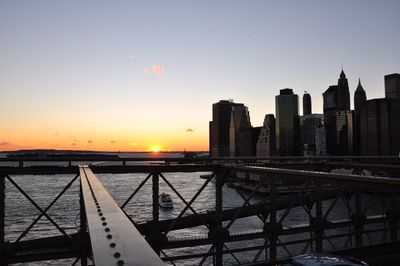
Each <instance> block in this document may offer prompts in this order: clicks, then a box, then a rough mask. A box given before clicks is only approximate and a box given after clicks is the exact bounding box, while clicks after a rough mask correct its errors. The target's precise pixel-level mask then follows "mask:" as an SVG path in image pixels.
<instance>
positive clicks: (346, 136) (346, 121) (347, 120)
mask: <svg viewBox="0 0 400 266" xmlns="http://www.w3.org/2000/svg"><path fill="white" fill-rule="evenodd" d="M353 132H354V115H353V111H352V110H344V111H338V112H336V145H335V147H336V148H335V155H342V156H346V155H353V153H354V149H353V145H354V144H353V141H354V136H353Z"/></svg>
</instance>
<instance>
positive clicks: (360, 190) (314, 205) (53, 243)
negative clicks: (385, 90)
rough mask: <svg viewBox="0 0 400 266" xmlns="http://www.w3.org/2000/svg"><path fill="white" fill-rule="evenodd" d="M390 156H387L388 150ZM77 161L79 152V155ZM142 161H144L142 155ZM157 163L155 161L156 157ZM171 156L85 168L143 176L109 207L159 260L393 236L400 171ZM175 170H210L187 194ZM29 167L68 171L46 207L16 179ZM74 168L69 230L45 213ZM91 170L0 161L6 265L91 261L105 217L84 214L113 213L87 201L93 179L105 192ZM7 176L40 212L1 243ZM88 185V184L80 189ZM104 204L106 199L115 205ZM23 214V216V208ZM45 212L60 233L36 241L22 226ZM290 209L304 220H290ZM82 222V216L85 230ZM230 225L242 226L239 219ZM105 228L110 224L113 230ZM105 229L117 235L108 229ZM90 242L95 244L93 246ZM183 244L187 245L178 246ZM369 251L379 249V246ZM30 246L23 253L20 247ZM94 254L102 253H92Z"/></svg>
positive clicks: (218, 257)
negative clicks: (144, 195)
mask: <svg viewBox="0 0 400 266" xmlns="http://www.w3.org/2000/svg"><path fill="white" fill-rule="evenodd" d="M63 159H65V158H63ZM252 159H254V158H252ZM303 159H304V158H303ZM346 159H347V158H346ZM369 159H371V158H369ZM374 159H376V158H374ZM392 159H394V158H390V160H392ZM80 160H82V158H79V161H80ZM138 160H139V159H138ZM140 160H143V161H149V160H147V159H142V158H140ZM152 160H153V159H152ZM152 160H150V161H152ZM51 161H52V160H51ZM61 161H65V160H61ZM77 161H78V160H77ZM157 161H162V160H160V158H157ZM174 162H176V164H175V163H168V164H165V163H163V164H161V165H127V164H123V163H121V164H120V165H92V166H90V169H91V170H92V171H93V172H94V173H145V174H146V175H145V178H144V179H142V180H141V182H140V183H138V184H137V187H136V188H133V189H132V193H131V194H129V195H127V197H126V199H125V200H123V201H121V202H122V203H121V204H120V207H118V206H113V208H112V209H113V210H118V209H120V210H121V211H120V212H119V214H118V215H116V216H115V217H125V218H126V219H128V220H129V221H130V225H129V226H127V227H126V228H121V229H122V231H123V232H125V231H131V230H132V227H133V225H134V226H135V227H136V228H137V230H138V231H139V232H140V233H141V234H142V235H144V236H145V239H146V240H147V242H148V243H149V244H150V246H151V247H152V248H153V250H154V251H155V253H156V254H159V255H160V256H161V259H162V260H164V261H166V262H170V263H172V264H175V263H178V262H179V261H180V260H188V259H190V260H191V262H193V264H194V263H197V264H200V265H202V264H205V263H207V264H209V263H211V262H212V263H214V264H216V265H222V264H223V263H232V264H241V263H254V264H257V263H271V264H272V263H276V262H277V261H284V260H285V259H287V258H288V257H291V256H293V255H296V254H300V253H304V252H321V251H324V252H325V251H335V250H342V249H346V250H350V249H354V248H355V247H357V248H363V247H365V248H367V247H368V246H370V245H375V246H376V245H377V244H378V243H381V244H382V249H383V247H384V245H386V244H388V243H395V242H396V241H398V240H399V229H400V228H399V219H400V179H393V178H385V177H373V176H360V175H350V174H343V173H342V174H340V173H326V172H317V171H301V170H293V169H283V168H282V169H280V168H270V167H265V166H263V167H261V166H246V165H233V164H228V165H226V164H224V165H220V164H212V163H207V164H201V163H200V164H195V163H192V162H191V163H190V164H184V163H182V162H184V161H179V162H180V163H179V164H178V163H177V162H178V161H174ZM199 162H200V161H199ZM23 165H24V164H23ZM85 169H88V168H85ZM88 171H89V170H88ZM173 172H182V173H187V172H210V173H211V174H210V175H208V176H207V177H206V179H204V182H203V183H202V184H201V186H200V187H199V188H197V189H196V190H195V191H194V192H193V194H192V195H191V196H190V197H188V196H185V195H184V194H182V192H181V191H179V188H178V187H179V186H177V184H178V183H177V181H176V180H171V177H170V176H168V174H167V173H173ZM29 173H30V174H40V175H42V174H65V173H69V174H74V175H73V177H72V178H71V179H69V180H68V182H66V183H65V186H64V188H62V190H61V192H60V193H58V194H56V195H55V197H54V199H52V200H50V201H49V202H50V203H49V204H48V205H47V207H46V208H42V207H40V206H39V204H38V203H36V202H35V200H34V199H33V198H32V197H31V196H30V195H29V193H27V192H26V191H24V189H23V188H22V187H21V186H20V185H19V184H18V182H16V181H15V178H14V175H19V174H29ZM79 176H80V180H81V185H82V192H81V193H82V194H81V195H83V196H84V195H85V194H86V195H87V197H88V199H86V200H83V198H84V197H83V198H82V200H81V204H80V206H81V207H80V208H81V209H80V220H81V222H80V226H79V229H78V230H76V231H75V232H73V233H68V232H67V231H66V230H65V228H63V227H62V226H59V225H58V224H57V222H56V220H55V219H53V218H52V217H51V215H49V214H48V212H49V210H50V209H51V208H52V206H53V205H54V204H56V203H57V201H58V200H59V198H60V197H61V196H62V195H63V194H64V193H65V192H66V191H68V189H70V187H71V186H72V185H73V184H75V182H76V180H77V179H78V177H79ZM93 176H94V175H93V174H92V173H89V175H88V174H87V173H86V170H83V169H81V171H80V174H79V170H78V167H76V166H73V165H67V166H61V167H58V166H30V167H27V166H25V167H21V166H17V167H0V177H1V178H0V207H2V208H1V211H0V226H1V225H2V224H1V223H3V225H2V226H1V228H0V237H1V239H0V240H1V252H2V254H3V256H2V258H3V264H7V263H13V262H24V261H36V260H45V259H57V258H76V260H75V262H74V263H77V262H78V261H79V260H80V262H81V264H82V265H86V264H87V259H94V260H95V257H96V252H94V250H93V248H94V247H96V246H97V244H100V242H99V243H97V241H95V243H93V242H92V241H91V240H92V239H96V237H100V238H104V237H107V234H106V233H107V232H105V231H104V230H105V228H103V227H104V226H103V225H102V223H103V222H104V221H102V222H101V223H99V224H100V225H99V228H100V229H102V230H97V229H96V230H91V228H90V221H91V220H93V221H94V224H95V223H96V222H99V221H97V220H98V219H99V218H100V219H101V217H100V216H99V211H98V209H99V208H98V207H100V210H101V213H102V214H103V216H105V213H107V214H108V213H110V217H112V216H113V215H111V213H114V211H109V212H108V211H107V212H105V210H106V209H104V210H103V206H102V205H103V202H100V200H97V203H98V204H96V201H94V199H95V198H96V199H99V197H100V198H103V196H99V195H100V194H99V195H98V194H97V193H98V192H96V191H95V190H94V189H93V186H92V185H90V184H91V183H93V184H94V183H96V187H99V191H101V192H99V193H101V194H102V195H103V193H107V192H106V191H105V190H104V189H103V188H101V184H100V183H98V181H96V180H95V179H93ZM132 177H133V176H132ZM92 180H93V182H92ZM172 181H174V182H172ZM211 181H215V183H213V182H211ZM5 183H7V184H9V185H11V186H12V187H14V188H15V189H16V190H17V191H18V192H19V193H21V194H22V195H23V196H24V197H25V198H26V199H27V200H28V201H29V202H30V203H31V204H32V205H33V206H34V208H35V209H36V210H37V211H38V212H39V215H38V217H37V218H35V219H34V220H33V223H32V224H31V225H29V226H28V227H27V228H26V229H25V230H24V231H23V232H22V233H21V235H20V236H19V237H18V238H17V239H16V240H15V241H13V242H9V243H7V242H5V241H4V239H5V238H4V237H5V236H4V235H5V230H4V229H5V226H7V225H4V215H5V212H4V211H5V209H6V208H7V206H6V205H5V200H4V199H5V196H6V193H5V190H4V187H5ZM160 183H163V185H164V186H166V187H168V188H169V189H170V190H171V191H172V192H173V196H174V197H176V198H178V199H179V202H180V203H181V204H182V206H183V207H182V209H181V210H180V211H179V212H178V213H177V215H176V216H175V217H172V218H169V219H160V213H159V203H158V195H159V192H160V189H159V186H160ZM235 183H238V184H239V185H238V187H240V186H242V189H243V188H244V189H247V190H248V191H247V192H244V191H243V190H241V189H239V190H237V198H239V199H242V203H241V204H240V205H239V206H234V207H232V208H228V207H227V206H225V205H224V201H225V200H227V198H226V195H225V193H226V187H225V186H224V185H225V184H228V185H235ZM144 186H151V203H152V210H151V220H149V221H147V222H145V223H139V222H138V221H137V220H136V219H137V217H136V214H135V213H129V210H131V208H127V207H128V206H132V205H135V204H136V203H137V202H136V199H137V194H138V193H139V192H141V191H143V189H144ZM91 188H92V189H91ZM206 188H207V189H210V188H211V189H212V191H214V192H213V198H210V200H211V201H213V204H212V205H213V208H212V209H210V210H209V211H208V212H206V213H204V212H202V211H200V210H198V209H196V207H195V204H194V203H195V201H196V200H197V199H198V198H199V196H200V195H202V194H204V191H205V189H206ZM96 189H97V188H96ZM85 190H86V192H83V191H85ZM88 192H89V193H88ZM260 192H262V193H263V195H261V194H260ZM93 194H94V195H93ZM107 194H108V193H107ZM104 195H105V194H104ZM90 197H92V198H90ZM104 197H106V196H104ZM107 197H108V196H107ZM255 197H257V202H254V198H255ZM260 199H261V201H260ZM77 200H78V199H77ZM111 200H112V199H110V198H108V200H107V201H106V202H108V203H110V201H111ZM108 203H107V204H106V205H107V206H109V205H112V204H111V203H110V204H108ZM106 205H104V206H106ZM89 210H91V211H89ZM110 210H111V209H110ZM124 212H125V213H126V216H125V214H124ZM93 213H94V214H93ZM21 215H24V214H22V213H21ZM65 215H68V214H65ZM91 215H93V217H91ZM96 215H97V216H96ZM43 217H44V218H46V219H47V220H48V221H50V223H51V224H53V226H54V227H55V228H56V229H57V231H58V234H54V236H51V237H43V238H42V239H36V240H35V239H34V240H24V237H25V236H26V235H27V233H29V231H30V230H31V229H32V227H34V226H35V224H36V223H37V221H39V220H40V219H41V218H43ZM89 217H91V218H89ZM296 217H302V218H301V219H298V220H296ZM125 218H124V219H125ZM96 219H97V220H96ZM107 219H108V218H107ZM121 219H122V218H121ZM246 219H252V220H251V223H252V226H249V227H246V226H243V225H245V224H246V221H247V220H246ZM242 220H243V221H244V222H242ZM86 224H89V230H88V231H87V230H86ZM237 224H240V226H236V225H237ZM128 227H129V228H128ZM198 227H201V228H202V229H201V230H193V234H191V233H188V231H187V230H188V228H191V229H190V230H192V229H196V228H198ZM108 228H109V227H108ZM109 229H110V231H111V230H113V228H109ZM125 229H126V230H125ZM181 229H186V233H187V234H189V236H186V237H185V238H181V237H179V236H178V237H176V235H177V234H172V236H171V232H179V230H181ZM118 230H119V229H118ZM100 231H101V232H100ZM198 232H202V234H199V233H198ZM119 234H122V232H120V233H119ZM136 236H137V234H136ZM112 237H113V239H114V236H112ZM107 241H108V242H109V240H108V239H107V240H104V243H108V242H107ZM90 242H92V244H91V245H90ZM398 246H399V245H398ZM90 247H91V248H90ZM182 248H185V249H186V250H185V251H184V252H182V253H180V252H179V251H180V250H181V249H182ZM109 249H110V247H107V248H106V247H105V246H104V247H101V248H100V249H99V250H100V251H101V250H104V251H105V250H109ZM375 250H376V252H377V253H379V246H378V247H377V248H375ZM118 252H119V254H120V257H121V258H125V257H123V256H124V255H125V254H128V253H127V251H124V252H120V251H118ZM28 253H29V254H30V255H27V254H28ZM114 253H115V252H114ZM97 254H101V253H98V252H97ZM110 254H111V253H110ZM243 254H244V255H243ZM111 255H112V256H113V255H114V254H111ZM370 255H372V252H370ZM100 256H101V255H100ZM113 262H118V259H117V260H116V258H115V257H113Z"/></svg>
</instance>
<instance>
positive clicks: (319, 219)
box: [310, 182, 324, 252]
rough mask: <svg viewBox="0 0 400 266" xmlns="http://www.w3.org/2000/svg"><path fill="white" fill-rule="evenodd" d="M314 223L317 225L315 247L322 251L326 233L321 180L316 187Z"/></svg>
mask: <svg viewBox="0 0 400 266" xmlns="http://www.w3.org/2000/svg"><path fill="white" fill-rule="evenodd" d="M310 224H311V223H310ZM313 224H314V225H315V226H316V229H315V236H316V243H315V249H316V251H317V252H321V251H322V249H323V240H322V237H323V234H324V229H323V215H322V195H321V183H320V182H317V187H316V191H315V220H314V222H313Z"/></svg>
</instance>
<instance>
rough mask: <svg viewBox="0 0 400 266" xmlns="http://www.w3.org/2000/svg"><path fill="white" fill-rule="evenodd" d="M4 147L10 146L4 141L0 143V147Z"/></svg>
mask: <svg viewBox="0 0 400 266" xmlns="http://www.w3.org/2000/svg"><path fill="white" fill-rule="evenodd" d="M6 145H10V142H7V141H4V140H2V141H0V146H6Z"/></svg>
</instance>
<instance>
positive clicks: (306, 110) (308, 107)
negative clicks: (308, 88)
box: [303, 92, 312, 115]
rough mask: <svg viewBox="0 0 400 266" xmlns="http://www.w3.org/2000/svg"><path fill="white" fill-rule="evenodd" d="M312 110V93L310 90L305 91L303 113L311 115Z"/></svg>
mask: <svg viewBox="0 0 400 266" xmlns="http://www.w3.org/2000/svg"><path fill="white" fill-rule="evenodd" d="M311 113H312V111H311V95H310V94H309V93H308V92H304V95H303V115H310V114H311Z"/></svg>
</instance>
